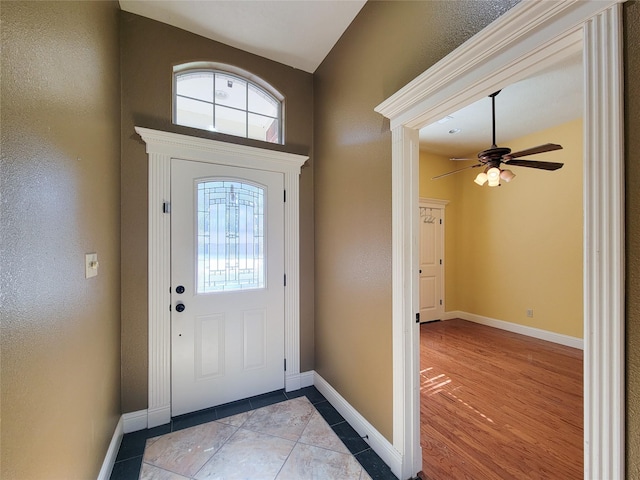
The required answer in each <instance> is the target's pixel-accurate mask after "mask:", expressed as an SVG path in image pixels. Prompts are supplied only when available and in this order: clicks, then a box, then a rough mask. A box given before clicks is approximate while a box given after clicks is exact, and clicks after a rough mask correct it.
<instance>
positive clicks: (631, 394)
mask: <svg viewBox="0 0 640 480" xmlns="http://www.w3.org/2000/svg"><path fill="white" fill-rule="evenodd" d="M623 11H624V28H625V31H624V38H625V42H624V43H625V105H624V106H625V112H626V113H625V131H626V134H625V151H626V158H625V161H626V208H627V212H626V214H627V219H626V238H627V242H626V249H627V250H626V251H627V253H626V257H627V262H626V276H627V287H626V296H627V331H626V338H627V478H628V479H629V480H640V135H638V131H640V84H638V78H640V42H639V41H638V39H640V3H639V2H637V1H633V2H627V3H625V5H624V10H623Z"/></svg>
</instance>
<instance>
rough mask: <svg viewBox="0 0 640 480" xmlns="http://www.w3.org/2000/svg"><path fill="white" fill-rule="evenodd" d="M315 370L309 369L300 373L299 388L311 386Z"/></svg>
mask: <svg viewBox="0 0 640 480" xmlns="http://www.w3.org/2000/svg"><path fill="white" fill-rule="evenodd" d="M315 375H316V372H314V371H313V370H310V371H308V372H304V373H301V374H300V388H305V387H311V386H313V384H314V382H315Z"/></svg>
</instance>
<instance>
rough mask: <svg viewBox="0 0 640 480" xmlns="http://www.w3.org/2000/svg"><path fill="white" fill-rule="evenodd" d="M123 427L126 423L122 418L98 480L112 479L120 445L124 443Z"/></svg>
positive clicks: (114, 433) (112, 438)
mask: <svg viewBox="0 0 640 480" xmlns="http://www.w3.org/2000/svg"><path fill="white" fill-rule="evenodd" d="M123 425H124V422H123V420H122V417H120V420H118V424H117V425H116V428H115V430H114V432H113V437H111V443H109V448H108V449H107V454H106V455H105V457H104V461H103V462H102V468H101V469H100V473H98V480H109V478H110V477H111V472H112V471H113V466H114V465H115V463H116V458H117V457H118V450H120V444H121V443H122V436H123V435H124V426H123Z"/></svg>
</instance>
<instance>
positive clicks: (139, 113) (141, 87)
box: [120, 12, 314, 412]
mask: <svg viewBox="0 0 640 480" xmlns="http://www.w3.org/2000/svg"><path fill="white" fill-rule="evenodd" d="M120 28H121V47H122V48H121V68H122V387H123V388H122V408H123V411H124V412H131V411H136V410H140V409H144V408H147V398H148V394H147V388H148V387H147V368H148V350H147V343H148V336H147V325H148V322H147V194H148V190H147V182H148V180H147V155H146V153H145V146H144V143H143V142H142V141H141V140H140V139H139V137H138V136H137V134H135V131H134V126H136V125H139V126H143V127H147V128H154V129H158V130H165V131H173V132H177V133H183V134H187V135H194V136H201V137H207V138H214V139H222V140H225V141H229V142H235V143H244V144H250V145H258V146H264V143H260V142H255V141H249V140H245V139H240V138H238V137H232V136H225V135H220V134H215V133H211V132H205V131H201V130H196V129H191V128H187V127H179V126H175V125H172V124H171V82H172V72H173V66H174V65H179V64H182V63H186V62H193V61H212V62H220V63H226V64H230V65H233V66H236V67H240V68H242V69H244V70H247V71H249V72H251V73H253V74H255V75H258V76H259V77H261V78H262V79H264V80H265V81H267V82H268V83H269V84H271V85H272V86H273V87H274V88H276V89H277V90H279V91H280V92H281V93H282V94H283V95H284V96H285V109H286V111H285V128H284V130H285V146H284V147H281V146H280V147H278V146H274V145H269V146H268V147H269V148H276V149H281V150H286V151H290V152H293V153H301V154H305V155H311V153H312V151H311V145H312V122H313V108H312V107H313V105H312V95H313V83H312V76H311V74H309V73H305V72H303V71H301V70H296V69H294V68H291V67H287V66H285V65H282V64H280V63H276V62H273V61H270V60H267V59H265V58H262V57H258V56H256V55H252V54H250V53H247V52H243V51H241V50H238V49H235V48H231V47H229V46H226V45H223V44H221V43H217V42H214V41H212V40H209V39H206V38H204V37H200V36H198V35H194V34H192V33H189V32H186V31H184V30H180V29H178V28H174V27H171V26H168V25H165V24H162V23H159V22H156V21H154V20H150V19H147V18H144V17H140V16H137V15H133V14H130V13H126V12H122V13H121V22H120ZM300 244H301V248H300V271H301V272H300V273H301V282H300V283H301V287H300V309H301V315H300V317H301V321H300V322H301V325H300V351H301V352H300V353H301V371H303V372H304V371H307V370H311V369H313V356H314V353H313V348H314V327H313V308H314V307H313V268H314V263H313V249H314V245H313V244H314V236H313V163H312V159H311V160H309V161H308V163H307V165H306V166H305V167H304V168H303V170H302V175H301V177H300Z"/></svg>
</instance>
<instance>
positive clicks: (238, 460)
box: [195, 428, 295, 480]
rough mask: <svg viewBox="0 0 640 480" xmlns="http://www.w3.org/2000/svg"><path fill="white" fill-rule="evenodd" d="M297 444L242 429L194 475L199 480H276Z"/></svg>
mask: <svg viewBox="0 0 640 480" xmlns="http://www.w3.org/2000/svg"><path fill="white" fill-rule="evenodd" d="M294 445H295V442H292V441H290V440H286V439H284V438H279V437H274V436H271V435H266V434H264V433H258V432H252V431H249V430H244V429H242V428H241V429H239V430H238V431H237V432H236V433H235V434H234V435H233V436H232V437H231V438H230V439H229V440H228V441H227V443H225V445H224V446H223V447H222V448H221V449H220V450H218V452H217V453H216V454H215V455H214V456H213V457H212V458H211V460H209V461H208V462H207V463H206V464H205V466H204V467H202V469H201V470H200V471H199V472H198V473H197V474H196V475H195V478H196V479H198V480H213V479H216V480H218V479H224V480H245V479H251V480H273V479H274V478H275V476H276V475H277V474H278V472H279V471H280V469H281V468H282V465H283V464H284V462H285V460H286V459H287V457H288V456H289V454H290V453H291V450H292V449H293V447H294Z"/></svg>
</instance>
